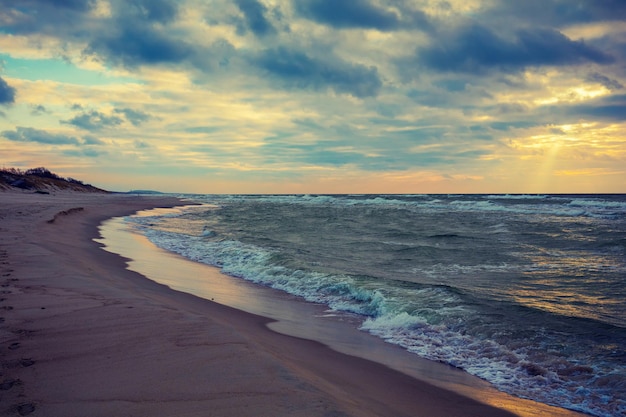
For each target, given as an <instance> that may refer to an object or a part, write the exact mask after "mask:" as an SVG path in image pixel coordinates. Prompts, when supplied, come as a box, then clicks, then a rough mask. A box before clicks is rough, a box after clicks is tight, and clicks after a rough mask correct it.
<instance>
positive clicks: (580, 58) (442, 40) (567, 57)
mask: <svg viewBox="0 0 626 417" xmlns="http://www.w3.org/2000/svg"><path fill="white" fill-rule="evenodd" d="M416 61H417V62H418V63H420V64H422V65H424V66H426V67H429V68H432V69H435V70H438V71H449V72H459V73H473V74H481V73H485V72H489V71H492V70H499V71H505V72H517V71H521V70H523V69H525V68H526V67H533V66H564V65H576V64H582V63H596V64H609V63H612V62H614V58H613V57H612V56H610V55H608V54H606V53H605V52H603V51H600V50H599V49H596V48H594V47H592V46H589V45H587V44H585V43H584V42H583V41H573V40H571V39H569V38H568V37H567V36H565V35H563V34H562V33H560V32H558V31H555V30H551V29H535V30H532V31H531V30H528V29H523V30H518V31H517V32H516V33H515V34H514V35H513V37H512V38H507V37H504V36H500V35H497V34H496V33H494V32H493V31H492V30H490V29H489V28H487V27H485V26H482V25H480V24H471V25H466V26H464V27H462V28H461V29H458V30H456V31H453V32H451V33H442V34H441V35H440V37H439V38H436V39H432V40H431V45H430V46H427V47H425V48H420V49H418V50H417V56H416Z"/></svg>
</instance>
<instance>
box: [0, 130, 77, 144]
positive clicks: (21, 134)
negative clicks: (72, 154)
mask: <svg viewBox="0 0 626 417" xmlns="http://www.w3.org/2000/svg"><path fill="white" fill-rule="evenodd" d="M2 136H4V137H5V138H7V139H8V140H11V141H14V142H36V143H44V144H48V145H78V144H80V141H79V140H78V139H76V138H75V137H73V136H68V135H62V134H53V133H48V132H46V131H45V130H40V129H34V128H32V127H21V126H18V127H16V128H15V131H10V130H5V131H4V132H2Z"/></svg>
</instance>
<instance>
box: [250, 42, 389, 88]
mask: <svg viewBox="0 0 626 417" xmlns="http://www.w3.org/2000/svg"><path fill="white" fill-rule="evenodd" d="M252 61H253V63H254V64H255V65H257V66H258V67H259V68H261V69H262V70H263V71H264V72H265V73H266V74H267V75H269V76H270V77H271V78H274V79H276V80H278V81H279V82H280V83H282V84H283V85H285V86H287V87H288V88H299V89H313V90H326V89H328V88H330V89H332V90H334V91H335V92H337V93H345V94H351V95H353V96H355V97H369V96H375V95H376V94H378V91H379V90H380V88H381V87H382V81H381V80H380V78H379V76H378V71H377V70H376V68H375V67H366V66H364V65H360V64H353V63H350V62H346V61H344V60H342V59H340V58H338V57H335V56H333V55H331V54H329V55H327V56H325V57H324V59H321V58H318V57H313V56H309V55H307V54H306V53H305V52H302V51H296V50H292V49H289V48H286V47H279V48H275V49H268V50H265V51H263V52H262V53H261V54H259V55H257V56H256V57H254V58H252Z"/></svg>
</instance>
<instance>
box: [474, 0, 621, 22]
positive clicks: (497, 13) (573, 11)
mask: <svg viewBox="0 0 626 417" xmlns="http://www.w3.org/2000/svg"><path fill="white" fill-rule="evenodd" d="M492 4H493V7H492V8H491V9H487V10H486V11H485V16H486V18H487V19H490V20H491V19H504V20H507V21H508V20H510V19H511V18H512V17H514V18H515V19H518V20H522V21H531V22H533V23H534V24H535V25H551V26H553V25H556V26H561V25H569V24H576V23H590V22H608V21H615V20H624V19H626V7H624V2H623V0H603V1H597V0H578V1H577V2H576V4H575V5H572V2H571V0H550V1H546V0H524V1H500V2H493V3H492Z"/></svg>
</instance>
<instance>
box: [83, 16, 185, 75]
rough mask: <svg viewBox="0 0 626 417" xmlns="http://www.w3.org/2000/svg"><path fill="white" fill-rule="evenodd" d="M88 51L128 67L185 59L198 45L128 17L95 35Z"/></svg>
mask: <svg viewBox="0 0 626 417" xmlns="http://www.w3.org/2000/svg"><path fill="white" fill-rule="evenodd" d="M87 52H88V53H91V54H96V55H98V56H100V57H104V58H105V59H106V60H107V61H109V62H113V63H115V64H118V65H123V66H126V67H131V68H132V67H136V66H140V65H145V64H147V65H150V64H168V63H173V64H177V63H182V62H185V61H187V60H189V59H190V58H191V57H192V56H193V55H194V54H195V51H194V47H192V46H191V45H189V44H187V43H185V42H184V41H181V40H178V39H175V38H173V37H171V36H170V35H169V34H168V33H167V32H165V31H164V30H163V29H161V28H155V27H153V26H150V25H145V24H141V23H136V22H135V23H134V22H132V21H124V22H123V23H122V24H121V25H120V27H117V28H112V29H111V30H110V31H106V32H102V33H100V34H99V36H97V37H95V38H94V39H93V40H92V41H91V43H90V44H89V47H88V48H87Z"/></svg>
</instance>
